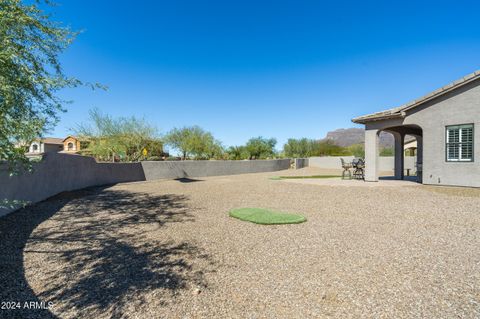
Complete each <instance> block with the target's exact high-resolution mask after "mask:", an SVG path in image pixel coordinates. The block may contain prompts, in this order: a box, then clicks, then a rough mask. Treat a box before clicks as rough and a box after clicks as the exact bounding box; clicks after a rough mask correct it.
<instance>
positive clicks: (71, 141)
mask: <svg viewBox="0 0 480 319" xmlns="http://www.w3.org/2000/svg"><path fill="white" fill-rule="evenodd" d="M85 147H86V143H85V142H84V141H83V140H80V139H79V138H78V137H75V136H73V135H69V136H67V137H66V138H65V139H64V140H63V152H64V153H78V152H80V151H81V150H83V149H84V148H85Z"/></svg>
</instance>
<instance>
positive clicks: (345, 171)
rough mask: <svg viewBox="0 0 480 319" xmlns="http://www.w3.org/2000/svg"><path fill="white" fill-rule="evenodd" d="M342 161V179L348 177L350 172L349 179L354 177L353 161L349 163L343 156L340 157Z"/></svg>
mask: <svg viewBox="0 0 480 319" xmlns="http://www.w3.org/2000/svg"><path fill="white" fill-rule="evenodd" d="M340 161H341V162H342V168H343V172H342V179H347V178H346V176H347V174H348V179H352V172H351V171H350V169H351V168H352V163H347V162H345V160H344V159H343V158H340Z"/></svg>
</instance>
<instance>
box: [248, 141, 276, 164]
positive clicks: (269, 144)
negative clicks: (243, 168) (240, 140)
mask: <svg viewBox="0 0 480 319" xmlns="http://www.w3.org/2000/svg"><path fill="white" fill-rule="evenodd" d="M276 144H277V140H276V139H274V138H269V139H267V138H264V137H261V136H259V137H253V138H251V139H249V140H248V142H247V144H246V145H245V150H246V151H247V153H248V154H249V159H251V160H252V159H264V158H268V157H274V156H275V145H276Z"/></svg>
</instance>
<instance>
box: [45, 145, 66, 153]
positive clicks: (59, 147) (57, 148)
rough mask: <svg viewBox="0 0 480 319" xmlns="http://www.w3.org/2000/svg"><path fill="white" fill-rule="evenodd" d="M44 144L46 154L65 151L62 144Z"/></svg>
mask: <svg viewBox="0 0 480 319" xmlns="http://www.w3.org/2000/svg"><path fill="white" fill-rule="evenodd" d="M42 144H43V151H44V152H45V153H57V152H60V151H61V150H62V149H63V145H61V144H49V143H42Z"/></svg>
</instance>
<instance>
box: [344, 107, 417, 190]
mask: <svg viewBox="0 0 480 319" xmlns="http://www.w3.org/2000/svg"><path fill="white" fill-rule="evenodd" d="M382 113H383V112H382ZM382 113H375V114H371V115H367V116H364V117H360V118H356V119H354V120H353V121H354V122H355V123H361V124H365V162H366V167H365V181H367V182H377V181H378V180H379V175H380V174H379V173H380V165H379V156H380V147H379V134H380V133H381V132H388V133H390V134H392V135H393V137H394V156H395V165H394V179H396V180H404V179H406V176H405V165H404V163H405V151H404V145H405V137H406V136H407V135H408V136H412V137H414V138H415V139H416V142H417V150H416V163H415V170H416V175H417V176H416V178H414V180H415V181H417V182H419V183H421V182H422V164H423V130H422V128H421V127H420V125H417V124H406V123H404V121H403V118H396V117H395V116H392V115H390V114H382ZM407 179H408V180H410V181H411V180H412V177H411V176H409V177H408V178H407Z"/></svg>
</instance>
